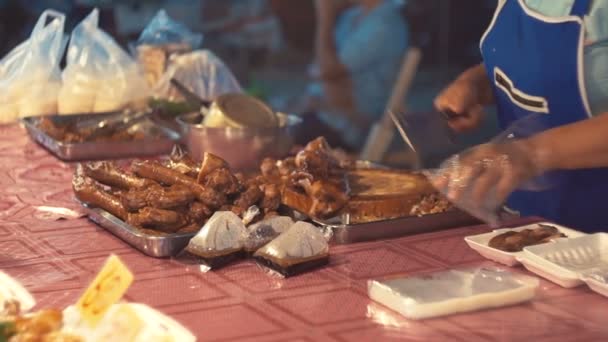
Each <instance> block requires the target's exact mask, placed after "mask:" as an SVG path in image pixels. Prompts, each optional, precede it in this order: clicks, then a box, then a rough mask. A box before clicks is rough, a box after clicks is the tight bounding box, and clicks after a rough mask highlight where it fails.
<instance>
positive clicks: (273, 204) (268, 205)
mask: <svg viewBox="0 0 608 342" xmlns="http://www.w3.org/2000/svg"><path fill="white" fill-rule="evenodd" d="M262 191H263V192H264V196H263V197H262V200H261V201H260V208H262V209H263V210H264V212H266V213H267V212H271V211H277V210H278V209H279V206H280V205H281V189H280V188H279V185H277V184H272V183H269V184H264V185H262Z"/></svg>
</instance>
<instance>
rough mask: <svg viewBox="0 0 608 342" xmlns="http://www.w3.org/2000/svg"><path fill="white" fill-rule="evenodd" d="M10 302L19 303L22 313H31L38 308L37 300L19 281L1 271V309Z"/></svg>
mask: <svg viewBox="0 0 608 342" xmlns="http://www.w3.org/2000/svg"><path fill="white" fill-rule="evenodd" d="M9 300H15V301H17V302H19V305H20V308H21V311H22V312H28V311H30V310H31V309H32V308H33V307H34V306H36V300H35V299H34V297H33V296H32V295H31V294H30V293H29V291H28V290H26V289H25V287H23V285H21V284H20V283H19V282H18V281H16V280H15V279H13V278H11V277H10V276H9V275H8V274H6V273H4V272H2V271H0V309H2V308H3V307H4V303H5V302H6V301H9Z"/></svg>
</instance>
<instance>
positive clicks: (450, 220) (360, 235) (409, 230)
mask: <svg viewBox="0 0 608 342" xmlns="http://www.w3.org/2000/svg"><path fill="white" fill-rule="evenodd" d="M315 222H316V223H317V224H320V225H322V226H324V227H328V228H331V229H332V231H333V242H334V243H336V244H350V243H356V242H363V241H373V240H381V239H390V238H397V237H402V236H406V235H413V234H420V233H428V232H433V231H438V230H445V229H452V228H460V227H465V226H470V225H475V224H481V221H479V220H478V219H476V218H474V217H472V216H470V215H468V214H466V213H464V212H462V211H460V210H450V211H447V212H445V213H439V214H430V215H425V216H407V217H401V218H396V219H390V220H382V221H374V222H366V223H357V224H344V223H338V224H336V223H329V222H322V221H318V220H315Z"/></svg>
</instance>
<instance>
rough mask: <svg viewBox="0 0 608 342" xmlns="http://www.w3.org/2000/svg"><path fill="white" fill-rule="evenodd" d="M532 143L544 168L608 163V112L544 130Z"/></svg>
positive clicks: (530, 140)
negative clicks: (607, 113)
mask: <svg viewBox="0 0 608 342" xmlns="http://www.w3.org/2000/svg"><path fill="white" fill-rule="evenodd" d="M529 143H530V145H531V146H532V147H533V150H534V151H535V154H536V157H535V159H536V160H537V164H538V166H539V168H540V169H541V170H542V171H549V170H558V169H559V170H572V169H586V168H596V167H608V115H598V116H596V117H593V118H591V119H589V120H584V121H580V122H577V123H573V124H570V125H565V126H560V127H557V128H554V129H551V130H548V131H545V132H543V133H540V134H538V135H536V136H534V137H532V138H530V139H529Z"/></svg>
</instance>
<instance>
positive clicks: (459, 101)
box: [435, 64, 494, 132]
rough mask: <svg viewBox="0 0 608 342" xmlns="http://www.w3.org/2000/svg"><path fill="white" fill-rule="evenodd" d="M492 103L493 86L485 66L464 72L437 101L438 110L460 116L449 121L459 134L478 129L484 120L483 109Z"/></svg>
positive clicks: (477, 66) (481, 65)
mask: <svg viewBox="0 0 608 342" xmlns="http://www.w3.org/2000/svg"><path fill="white" fill-rule="evenodd" d="M492 103H494V94H493V92H492V85H491V83H490V80H489V79H488V76H487V73H486V69H485V67H484V65H483V64H479V65H476V66H474V67H472V68H470V69H468V70H466V71H465V72H463V73H462V74H461V75H460V76H459V77H458V78H457V79H456V80H454V81H453V82H452V83H451V84H450V85H449V86H448V87H447V88H445V89H444V90H443V91H442V92H441V94H439V96H437V98H436V99H435V107H436V108H437V110H439V111H442V112H452V113H455V114H458V116H455V117H454V118H453V119H452V120H450V121H449V124H450V127H452V129H454V130H455V131H457V132H464V131H469V130H472V129H474V128H477V127H478V126H479V125H480V123H481V121H482V119H483V108H484V107H485V106H487V105H490V104H492Z"/></svg>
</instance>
